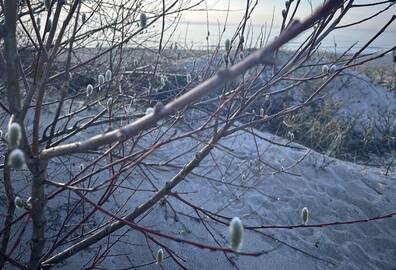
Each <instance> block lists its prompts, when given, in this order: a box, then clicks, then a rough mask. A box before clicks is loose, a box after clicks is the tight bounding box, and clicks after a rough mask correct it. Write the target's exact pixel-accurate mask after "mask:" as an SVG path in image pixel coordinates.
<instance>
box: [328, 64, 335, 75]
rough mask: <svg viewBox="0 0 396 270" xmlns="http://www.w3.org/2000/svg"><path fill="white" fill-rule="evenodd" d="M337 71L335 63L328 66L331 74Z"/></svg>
mask: <svg viewBox="0 0 396 270" xmlns="http://www.w3.org/2000/svg"><path fill="white" fill-rule="evenodd" d="M336 71H337V66H336V65H331V67H330V68H329V72H330V73H331V74H334V73H335V72H336Z"/></svg>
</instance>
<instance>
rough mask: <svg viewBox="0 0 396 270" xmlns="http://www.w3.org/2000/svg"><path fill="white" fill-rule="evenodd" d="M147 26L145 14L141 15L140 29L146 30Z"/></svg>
mask: <svg viewBox="0 0 396 270" xmlns="http://www.w3.org/2000/svg"><path fill="white" fill-rule="evenodd" d="M146 26H147V16H146V14H145V13H141V14H140V27H141V28H142V29H143V28H146Z"/></svg>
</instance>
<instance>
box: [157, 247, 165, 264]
mask: <svg viewBox="0 0 396 270" xmlns="http://www.w3.org/2000/svg"><path fill="white" fill-rule="evenodd" d="M155 258H156V261H157V264H161V263H162V260H163V259H164V251H163V249H162V248H160V249H159V250H158V251H157V254H156V256H155Z"/></svg>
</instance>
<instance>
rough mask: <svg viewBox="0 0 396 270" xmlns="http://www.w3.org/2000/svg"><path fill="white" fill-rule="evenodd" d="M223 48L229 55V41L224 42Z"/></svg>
mask: <svg viewBox="0 0 396 270" xmlns="http://www.w3.org/2000/svg"><path fill="white" fill-rule="evenodd" d="M224 47H225V50H226V52H227V53H229V52H230V50H231V41H230V40H229V39H226V41H225V42H224Z"/></svg>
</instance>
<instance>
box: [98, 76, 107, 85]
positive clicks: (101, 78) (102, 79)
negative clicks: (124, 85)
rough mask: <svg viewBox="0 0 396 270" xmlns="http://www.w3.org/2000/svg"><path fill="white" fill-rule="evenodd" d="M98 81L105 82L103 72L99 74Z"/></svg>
mask: <svg viewBox="0 0 396 270" xmlns="http://www.w3.org/2000/svg"><path fill="white" fill-rule="evenodd" d="M98 82H99V84H104V82H105V78H104V76H103V75H102V74H99V76H98Z"/></svg>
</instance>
